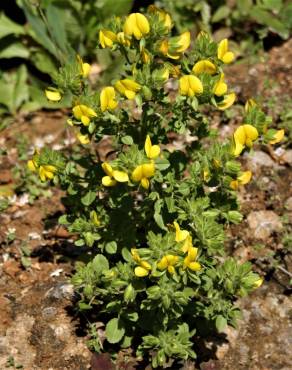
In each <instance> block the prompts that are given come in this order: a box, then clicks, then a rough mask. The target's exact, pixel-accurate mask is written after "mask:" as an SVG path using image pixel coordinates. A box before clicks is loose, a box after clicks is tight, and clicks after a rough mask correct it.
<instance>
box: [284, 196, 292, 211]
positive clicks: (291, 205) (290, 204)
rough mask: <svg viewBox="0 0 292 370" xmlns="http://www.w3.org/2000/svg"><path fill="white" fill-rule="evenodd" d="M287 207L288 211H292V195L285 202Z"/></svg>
mask: <svg viewBox="0 0 292 370" xmlns="http://www.w3.org/2000/svg"><path fill="white" fill-rule="evenodd" d="M285 208H286V209H287V210H288V211H292V197H290V198H288V199H287V200H286V202H285Z"/></svg>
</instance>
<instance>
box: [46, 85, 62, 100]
mask: <svg viewBox="0 0 292 370" xmlns="http://www.w3.org/2000/svg"><path fill="white" fill-rule="evenodd" d="M45 94H46V97H47V99H48V100H50V101H54V102H58V101H60V100H61V99H62V95H61V93H60V91H59V90H57V89H55V88H53V87H48V88H47V89H46V90H45Z"/></svg>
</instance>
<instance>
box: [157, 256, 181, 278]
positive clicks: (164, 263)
mask: <svg viewBox="0 0 292 370" xmlns="http://www.w3.org/2000/svg"><path fill="white" fill-rule="evenodd" d="M177 262H178V256H174V255H173V254H167V255H166V256H163V257H162V258H161V260H160V261H159V262H158V263H157V267H158V269H159V270H166V269H167V271H168V272H169V273H170V274H174V272H175V269H174V266H175V265H176V264H177Z"/></svg>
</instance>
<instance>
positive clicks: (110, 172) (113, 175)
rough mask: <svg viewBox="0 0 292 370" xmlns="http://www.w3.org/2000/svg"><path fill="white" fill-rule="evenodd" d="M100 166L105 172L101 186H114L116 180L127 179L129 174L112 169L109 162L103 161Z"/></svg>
mask: <svg viewBox="0 0 292 370" xmlns="http://www.w3.org/2000/svg"><path fill="white" fill-rule="evenodd" d="M101 167H102V169H103V170H104V172H105V173H106V174H107V176H104V177H103V178H102V180H101V182H102V185H103V186H107V187H109V186H115V185H116V183H117V182H127V181H129V176H128V174H127V173H126V172H124V171H118V170H114V169H113V168H112V166H111V165H110V164H109V163H107V162H104V163H103V164H102V165H101Z"/></svg>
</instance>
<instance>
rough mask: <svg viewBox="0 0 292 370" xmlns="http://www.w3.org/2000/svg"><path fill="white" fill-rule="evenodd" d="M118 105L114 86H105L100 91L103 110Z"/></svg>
mask: <svg viewBox="0 0 292 370" xmlns="http://www.w3.org/2000/svg"><path fill="white" fill-rule="evenodd" d="M117 105H118V102H117V101H116V92H115V89H114V88H113V87H112V86H107V87H105V88H103V89H102V90H101V93H100V108H101V110H102V112H104V111H105V110H107V109H115V108H116V107H117Z"/></svg>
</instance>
